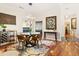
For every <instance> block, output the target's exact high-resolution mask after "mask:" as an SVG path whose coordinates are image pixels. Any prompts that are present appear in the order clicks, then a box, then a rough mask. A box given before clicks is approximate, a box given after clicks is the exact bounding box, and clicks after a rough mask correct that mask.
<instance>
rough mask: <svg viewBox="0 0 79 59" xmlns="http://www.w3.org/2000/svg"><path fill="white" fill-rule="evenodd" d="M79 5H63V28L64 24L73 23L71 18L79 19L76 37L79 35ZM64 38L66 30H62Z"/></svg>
mask: <svg viewBox="0 0 79 59" xmlns="http://www.w3.org/2000/svg"><path fill="white" fill-rule="evenodd" d="M78 7H79V4H77V3H70V4H61V20H62V24H61V25H62V27H64V22H65V21H66V20H68V21H69V22H71V18H72V17H74V16H76V17H77V29H76V35H79V20H78V19H79V8H78ZM61 32H62V36H64V28H62V31H61Z"/></svg>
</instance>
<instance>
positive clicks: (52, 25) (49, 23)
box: [46, 16, 56, 30]
mask: <svg viewBox="0 0 79 59" xmlns="http://www.w3.org/2000/svg"><path fill="white" fill-rule="evenodd" d="M46 29H48V30H56V16H51V17H46Z"/></svg>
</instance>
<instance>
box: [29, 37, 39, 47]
mask: <svg viewBox="0 0 79 59" xmlns="http://www.w3.org/2000/svg"><path fill="white" fill-rule="evenodd" d="M29 41H30V42H31V44H32V46H37V47H39V43H38V42H39V40H38V35H31V37H30V40H29Z"/></svg>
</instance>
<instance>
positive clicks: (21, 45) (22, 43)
mask: <svg viewBox="0 0 79 59" xmlns="http://www.w3.org/2000/svg"><path fill="white" fill-rule="evenodd" d="M17 38H18V42H19V47H18V48H21V49H24V48H25V42H26V36H25V35H17Z"/></svg>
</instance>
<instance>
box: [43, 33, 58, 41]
mask: <svg viewBox="0 0 79 59" xmlns="http://www.w3.org/2000/svg"><path fill="white" fill-rule="evenodd" d="M49 33H50V34H54V35H55V41H56V42H57V32H49V31H45V32H44V39H46V34H49Z"/></svg>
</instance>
